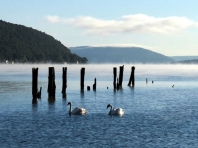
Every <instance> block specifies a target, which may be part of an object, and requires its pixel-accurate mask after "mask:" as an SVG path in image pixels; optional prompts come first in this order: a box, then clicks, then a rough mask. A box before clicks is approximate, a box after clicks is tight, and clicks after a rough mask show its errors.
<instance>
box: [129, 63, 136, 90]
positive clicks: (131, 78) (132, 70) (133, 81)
mask: <svg viewBox="0 0 198 148" xmlns="http://www.w3.org/2000/svg"><path fill="white" fill-rule="evenodd" d="M134 73H135V67H134V66H133V67H131V76H130V79H129V83H128V86H131V82H132V87H134V85H135V76H134Z"/></svg>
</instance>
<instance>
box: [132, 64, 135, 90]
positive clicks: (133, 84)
mask: <svg viewBox="0 0 198 148" xmlns="http://www.w3.org/2000/svg"><path fill="white" fill-rule="evenodd" d="M134 86H135V67H134V66H133V67H132V87H134Z"/></svg>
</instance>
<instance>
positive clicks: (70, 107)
mask: <svg viewBox="0 0 198 148" xmlns="http://www.w3.org/2000/svg"><path fill="white" fill-rule="evenodd" d="M71 111H72V105H71V104H69V113H71Z"/></svg>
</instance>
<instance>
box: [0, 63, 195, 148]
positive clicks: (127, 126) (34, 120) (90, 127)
mask: <svg viewBox="0 0 198 148" xmlns="http://www.w3.org/2000/svg"><path fill="white" fill-rule="evenodd" d="M51 66H53V67H54V68H55V75H56V78H55V82H56V98H55V101H54V102H49V101H48V93H47V86H48V67H51ZM119 66H122V64H120V65H119V64H118V65H113V64H106V65H51V64H45V65H44V64H43V65H17V64H14V65H6V64H5V65H4V64H1V65H0V147H53V148H54V147H135V148H147V147H149V148H150V147H151V148H155V147H156V148H161V147H168V148H169V147H171V148H174V147H175V148H178V147H181V148H186V147H190V148H195V147H197V145H198V65H141V64H136V65H132V64H130V65H127V64H125V65H124V77H123V89H122V90H118V91H114V89H113V67H117V70H118V73H119ZM132 66H135V87H134V88H131V87H128V86H127V84H128V80H129V77H130V73H131V67H132ZM33 67H38V68H39V71H38V88H39V87H42V88H43V89H42V97H41V99H38V102H37V104H32V68H33ZM62 67H67V89H66V92H67V94H66V99H64V98H62V94H61V90H62ZM82 67H85V90H84V93H81V92H80V69H81V68H82ZM94 78H97V90H96V91H93V90H92V89H91V91H87V89H86V88H87V86H91V88H92V85H93V83H94ZM146 78H147V79H148V83H147V84H146ZM152 80H153V81H154V83H153V84H152V82H151V81H152ZM172 85H174V88H172ZM107 87H108V89H107ZM69 101H71V102H72V104H73V108H74V107H77V106H80V107H84V108H86V109H87V110H88V114H87V115H84V116H77V115H76V116H75V115H72V116H71V117H70V116H69V114H68V111H69V106H67V103H68V102H69ZM109 103H111V104H112V105H113V107H121V108H122V109H124V110H125V114H124V116H122V117H118V116H109V115H108V112H109V109H106V106H107V104H109Z"/></svg>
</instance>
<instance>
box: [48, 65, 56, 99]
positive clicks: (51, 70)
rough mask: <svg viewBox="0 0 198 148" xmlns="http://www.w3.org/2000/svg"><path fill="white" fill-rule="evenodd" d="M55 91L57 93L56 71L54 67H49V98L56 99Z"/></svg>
mask: <svg viewBox="0 0 198 148" xmlns="http://www.w3.org/2000/svg"><path fill="white" fill-rule="evenodd" d="M55 91H56V84H55V70H54V67H49V77H48V97H49V98H55Z"/></svg>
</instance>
